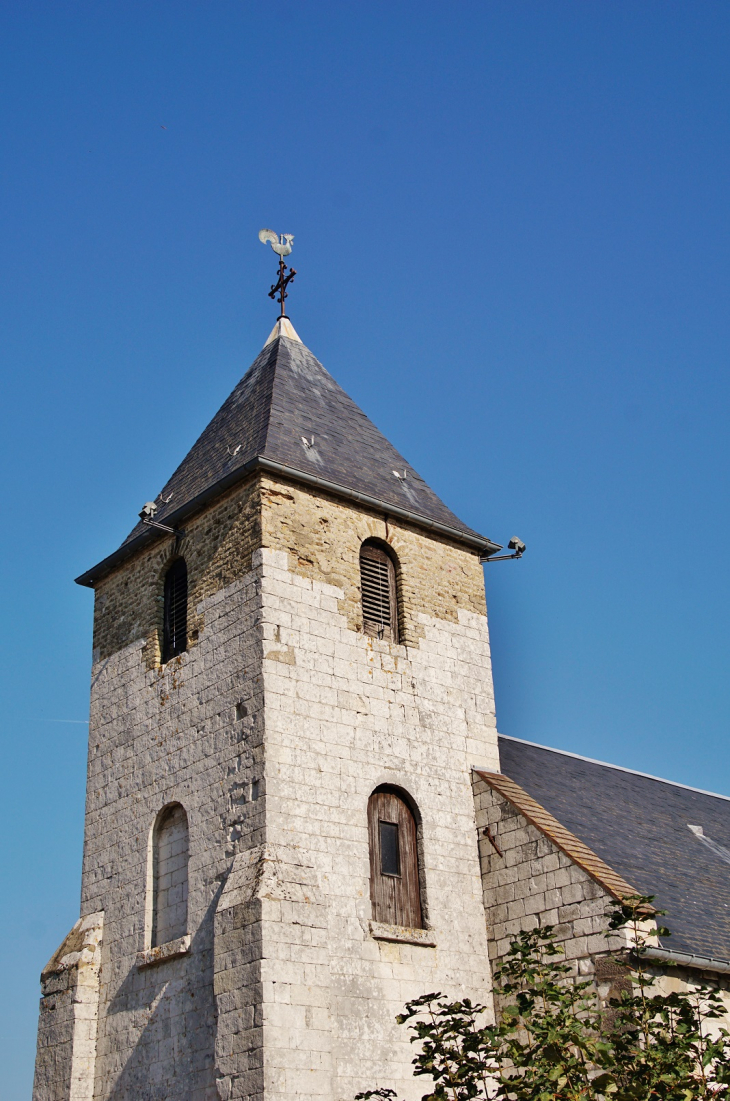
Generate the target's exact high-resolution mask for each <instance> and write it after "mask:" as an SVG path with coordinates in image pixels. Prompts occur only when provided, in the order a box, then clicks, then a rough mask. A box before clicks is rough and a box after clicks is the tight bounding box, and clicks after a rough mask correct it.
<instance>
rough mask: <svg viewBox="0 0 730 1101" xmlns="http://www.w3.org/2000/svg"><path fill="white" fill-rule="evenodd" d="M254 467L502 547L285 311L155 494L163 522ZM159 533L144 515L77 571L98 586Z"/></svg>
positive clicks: (472, 541) (179, 518) (176, 521)
mask: <svg viewBox="0 0 730 1101" xmlns="http://www.w3.org/2000/svg"><path fill="white" fill-rule="evenodd" d="M257 467H259V468H262V469H264V470H268V471H269V472H271V473H279V474H282V475H285V476H287V477H290V478H293V479H295V480H298V481H302V482H305V483H307V484H310V485H317V486H319V487H320V488H322V489H325V490H327V491H328V492H332V493H335V494H337V495H340V496H344V497H347V498H349V499H350V500H356V501H359V502H360V503H362V504H364V505H370V506H371V507H376V508H377V509H378V510H379V511H381V512H386V513H388V514H390V515H392V516H394V517H400V518H401V519H408V520H410V521H411V522H412V523H415V524H417V525H418V526H423V527H426V528H429V529H430V530H433V531H436V532H439V533H440V534H443V535H449V536H450V537H451V538H454V539H457V540H459V541H461V542H464V543H466V544H467V545H470V546H473V547H475V548H477V549H487V550H488V552H489V553H494V551H495V550H497V549H499V548H498V546H497V544H495V543H492V542H491V541H490V540H489V539H487V538H486V537H485V536H482V535H479V534H478V533H477V532H475V531H473V530H472V529H471V528H469V527H467V526H466V525H465V524H464V523H462V521H461V520H459V518H458V517H457V516H455V515H454V513H453V512H451V510H450V509H448V508H447V507H446V505H445V504H444V503H443V501H441V500H440V499H439V497H437V496H436V494H435V493H434V492H433V490H432V489H430V488H429V486H428V485H427V484H426V483H425V482H424V480H423V478H421V476H420V475H419V474H418V473H417V472H416V471H415V470H414V469H413V467H412V466H411V465H410V464H409V463H408V462H406V460H405V459H404V458H403V456H402V455H401V454H400V453H399V452H398V451H396V449H395V448H394V447H393V445H392V444H391V443H389V442H388V440H387V439H386V438H385V436H383V434H382V433H381V432H379V431H378V429H377V428H376V427H375V425H374V424H373V423H372V421H371V420H369V419H368V417H367V416H366V415H365V413H363V411H362V410H361V409H360V408H359V407H358V406H357V405H356V404H355V402H354V401H353V400H352V399H351V398H350V397H348V395H347V394H346V393H345V391H344V390H343V389H342V388H341V387H340V386H338V384H337V383H336V382H335V380H334V379H333V378H332V376H331V375H330V374H329V373H328V372H327V371H326V370H325V368H324V367H323V366H322V364H321V363H320V362H319V360H318V359H316V358H315V356H314V355H313V354H312V353H311V352H310V351H309V349H308V348H306V347H305V346H304V344H302V342H301V341H300V339H299V337H298V336H297V334H296V333H295V331H294V329H293V327H292V326H291V323H290V322H289V321H288V320H287V319H283V320H282V321H279V322H277V325H276V326H275V327H274V330H273V332H272V334H271V336H270V337H269V340H268V341H267V343H266V345H265V346H264V348H263V350H262V351H261V352H260V354H259V355H258V356H257V357H256V359H255V360H254V362H253V364H252V365H251V367H250V368H249V370H248V371H247V373H246V374H245V375H244V377H243V378H242V379H241V381H240V382H239V383H238V385H237V386H236V388H235V390H234V391H233V393H232V394H231V395H230V397H229V398H228V399H227V400H226V401H225V402H224V403H223V405H222V406H221V408H220V409H219V410H218V412H217V413H216V415H215V416H214V417H213V419H212V421H211V422H210V424H209V425H208V427H207V428H206V429H205V430H204V431H203V433H202V435H201V436H200V437H199V438H198V440H197V441H196V442H195V443H194V444H193V446H192V448H191V449H190V451H189V452H188V454H187V455H186V456H185V458H184V459H183V461H182V462H181V463H180V465H179V466H178V468H177V470H176V471H175V473H174V474H173V475H172V477H171V478H170V480H169V481H168V482H167V484H166V485H165V487H164V489H163V490H162V492H161V493H160V495H159V497H158V498H157V505H158V509H157V513H156V514H155V520H156V521H157V522H158V523H162V524H167V525H169V526H171V527H179V525H180V524H181V523H182V522H183V520H184V519H185V517H186V516H189V515H191V514H192V513H193V512H195V511H197V510H198V509H199V508H201V507H202V506H203V505H204V504H205V503H206V502H207V501H208V500H210V499H211V498H212V497H214V496H217V495H218V494H219V493H221V492H223V491H224V490H225V489H226V488H228V487H229V486H231V485H233V484H234V483H235V482H237V481H239V480H241V479H242V478H244V477H246V476H247V475H248V474H249V473H250V472H251V471H252V470H254V469H256V468H257ZM161 534H162V533H161V532H160V531H159V530H158V529H157V530H156V529H154V528H150V527H148V526H147V525H145V524H143V523H142V522H141V521H140V523H138V524H137V525H136V526H135V527H134V528H133V530H132V531H131V532H130V534H129V535H128V536H127V538H126V539H125V541H124V543H123V544H122V545H121V547H120V548H119V550H118V551H116V552H115V553H114V554H112V555H110V556H109V558H106V559H104V561H103V562H100V563H99V565H98V566H95V567H93V569H91V570H89V571H87V573H85V574H83V575H82V576H81V577H79V578H77V580H78V582H79V584H82V585H93V583H94V582H95V581H96V580H98V579H99V578H100V577H102V576H104V574H105V573H107V572H108V571H109V570H110V569H113V568H114V567H116V566H117V565H118V564H119V563H120V562H121V561H123V560H124V559H125V558H127V557H128V556H129V555H130V554H132V553H134V552H136V551H137V550H138V549H139V548H140V547H141V546H143V545H144V544H145V543H146V542H148V541H152V540H153V539H154V538H155V537H158V538H159V536H160V535H161Z"/></svg>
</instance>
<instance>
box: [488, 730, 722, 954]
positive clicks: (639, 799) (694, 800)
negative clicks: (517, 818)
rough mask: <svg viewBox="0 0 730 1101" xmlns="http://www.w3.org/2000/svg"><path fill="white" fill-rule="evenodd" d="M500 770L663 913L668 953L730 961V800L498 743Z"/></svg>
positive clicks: (555, 753) (515, 742)
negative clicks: (729, 857)
mask: <svg viewBox="0 0 730 1101" xmlns="http://www.w3.org/2000/svg"><path fill="white" fill-rule="evenodd" d="M499 753H500V761H501V768H502V772H504V773H505V775H506V776H509V777H510V779H512V780H514V781H515V782H516V783H518V784H519V785H520V786H521V787H523V788H524V789H525V791H527V792H529V794H530V795H531V796H532V797H533V798H534V799H536V800H537V801H538V802H539V803H541V804H542V805H543V806H544V807H545V809H546V810H548V811H550V813H551V814H553V815H554V816H555V817H556V818H557V819H558V821H560V822H562V824H563V825H564V826H565V827H566V828H567V829H569V830H570V831H571V832H572V833H574V834H575V835H576V836H577V837H579V838H580V839H581V841H583V842H585V844H586V845H588V846H589V847H590V848H591V849H593V851H594V852H595V853H596V854H597V855H598V856H600V857H601V859H602V860H605V861H606V863H607V864H609V865H610V866H611V867H612V868H614V869H615V871H617V872H619V873H620V875H622V876H623V877H624V879H626V880H627V881H628V882H629V883H631V884H633V885H634V886H635V887H636V888H637V889H638V890H640V891H641V892H642V893H643V894H652V895H655V896H656V905H657V906H659V907H660V908H661V909H663V910H666V911H667V917H666V919H664V920H665V923H666V925H667V926H668V928H669V929H670V930H671V933H672V936H671V937H670V938H669V939H668V940H667V941H666V942H665V943H666V947H667V948H671V949H673V950H675V951H678V952H688V953H694V954H696V955H700V956H708V957H714V958H716V959H723V960H730V864H728V863H727V862H726V860H725V859H723V857H722V856H721V855H718V854H717V852H715V851H713V849H712V848H711V847H710V845H708V844H707V842H703V841H702V840H701V839H700V838H698V837H696V836H695V835H694V834H693V833H692V831H691V830H689V829H688V826H689V825H694V826H702V827H703V829H704V833H705V835H706V837H707V838H709V839H710V840H711V841H713V842H714V843H715V845H719V846H720V847H721V848H724V849H727V850H728V853H730V800H728V799H726V798H723V797H722V796H719V795H712V794H705V793H703V792H699V791H694V790H693V789H691V788H685V787H682V786H681V785H679V784H673V783H670V782H669V781H665V780H655V779H652V778H650V777H648V776H642V775H637V774H636V773H632V772H625V771H623V770H621V769H618V768H613V767H611V766H610V765H606V764H601V763H599V762H595V761H585V760H583V759H581V758H578V757H573V756H570V755H569V754H566V753H561V752H559V751H558V750H554V749H548V748H547V747H542V746H535V745H531V744H530V743H527V742H522V741H518V740H517V739H513V738H503V737H500V740H499Z"/></svg>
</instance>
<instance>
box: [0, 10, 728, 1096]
mask: <svg viewBox="0 0 730 1101" xmlns="http://www.w3.org/2000/svg"><path fill="white" fill-rule="evenodd" d="M729 38H730V9H728V6H727V5H726V4H724V3H715V2H713V0H704V2H703V3H702V4H696V3H692V2H689V0H688V2H685V3H676V2H672V0H661V2H656V3H642V2H639V3H637V2H636V0H631V2H623V0H614V2H612V3H610V4H609V3H598V2H590V3H586V2H585V0H575V2H566V0H552V2H551V3H549V4H547V3H542V2H537V0H479V2H476V3H472V2H469V0H462V2H461V3H459V4H458V5H456V4H450V5H448V4H443V3H434V2H432V0H420V2H419V3H415V2H414V3H403V2H399V0H389V2H388V3H384V2H383V3H379V2H370V0H366V2H365V3H361V4H345V3H331V2H311V3H307V4H304V3H291V2H290V0H282V2H281V3H279V4H271V3H267V4H262V3H246V2H242V0H210V2H203V0H200V2H189V0H174V2H173V0H170V2H169V3H163V2H158V0H144V2H138V3H134V2H116V0H110V2H108V3H104V4H99V3H89V2H72V0H69V2H68V3H64V4H57V3H39V2H36V0H26V2H25V3H24V4H22V5H21V4H15V5H11V4H6V5H4V7H3V9H2V11H0V43H1V45H0V52H1V54H2V64H0V86H1V87H2V102H3V104H4V109H3V113H2V119H1V120H0V126H1V128H2V149H3V158H2V168H1V169H0V209H1V210H2V219H1V221H0V226H1V228H0V235H1V238H2V242H1V243H2V257H3V262H2V266H1V267H0V280H1V281H2V293H1V294H0V327H1V332H2V340H1V342H0V349H1V351H0V355H1V356H2V366H3V384H4V391H5V400H4V401H3V403H2V409H1V410H0V416H1V417H2V430H1V432H0V448H2V462H3V469H4V471H5V477H4V497H5V506H4V517H5V525H4V538H3V540H2V556H1V561H2V571H3V572H2V585H3V594H4V607H5V615H4V622H5V629H4V630H3V632H2V635H1V636H0V645H2V650H3V653H2V662H1V664H0V667H1V668H2V678H3V707H2V728H1V729H2V733H1V735H0V736H1V737H2V751H3V761H4V768H3V770H2V776H1V779H0V815H1V816H2V827H3V835H4V838H5V844H4V845H3V846H2V852H1V855H0V860H1V861H2V871H1V874H2V882H3V883H4V884H5V889H4V890H3V891H1V892H0V939H1V940H2V943H3V944H4V945H5V946H6V949H5V962H4V968H5V980H6V997H5V998H4V999H3V1001H2V1005H1V1006H0V1051H1V1052H2V1066H3V1080H4V1087H3V1096H4V1097H6V1098H7V1099H8V1101H16V1099H17V1101H21V1099H25V1098H27V1097H29V1093H30V1082H31V1076H32V1064H33V1054H34V1043H35V1020H36V1012H37V997H38V972H39V971H40V968H41V966H42V965H43V964H44V963H45V961H46V960H47V958H48V957H49V956H50V955H51V953H52V951H53V950H54V949H55V947H56V946H57V944H58V942H59V941H60V939H61V938H62V937H63V935H64V934H65V933H66V931H67V930H68V928H69V927H70V926H71V924H72V923H73V921H74V920H75V918H76V917H77V915H78V892H79V872H80V857H81V840H82V825H83V798H84V782H85V775H84V774H85V752H86V747H85V739H86V728H85V726H84V720H85V719H86V718H87V708H88V674H89V665H90V657H91V612H92V596H91V593H90V592H88V591H86V590H82V589H80V588H78V587H76V586H74V584H73V578H74V577H75V576H77V575H78V574H79V573H81V572H82V570H84V569H85V568H87V567H89V566H90V565H92V564H93V563H95V562H96V561H98V560H99V559H100V558H102V557H104V556H105V555H106V554H107V553H109V552H110V551H111V550H113V549H114V548H115V547H116V546H117V545H118V543H119V542H120V541H121V539H122V538H123V537H124V536H125V535H126V534H127V532H128V530H129V529H130V528H131V527H132V525H133V523H134V521H135V518H136V514H137V512H138V511H139V508H140V507H141V505H142V504H143V502H144V501H145V500H147V499H149V498H152V497H154V496H155V495H156V493H157V492H158V491H159V489H160V488H161V487H162V485H163V483H164V482H165V480H166V478H167V477H168V475H169V474H170V473H171V471H172V470H173V468H174V467H175V466H176V465H177V463H178V462H179V460H180V459H181V458H182V456H183V455H184V453H185V452H186V450H187V449H188V448H189V446H190V445H191V443H192V442H193V440H194V439H195V438H196V436H197V435H198V433H199V432H200V430H201V429H202V428H203V427H204V425H205V424H206V422H207V421H208V420H209V418H210V417H211V416H212V414H213V413H214V412H215V410H216V409H217V408H218V406H219V405H220V404H221V403H222V401H223V400H224V398H225V397H226V396H227V394H228V393H229V392H230V390H231V389H232V388H233V386H234V385H235V383H236V382H237V380H238V379H239V377H240V376H241V375H242V374H243V373H244V371H245V370H246V368H247V367H248V365H249V363H250V362H251V360H252V359H253V358H254V356H255V355H256V353H257V352H258V350H259V348H260V347H261V345H262V343H263V341H264V339H265V338H266V336H267V334H268V332H269V329H270V328H271V325H272V323H273V319H274V310H273V308H272V305H271V303H270V301H269V299H268V298H267V296H266V291H267V290H268V286H269V283H270V281H271V278H272V275H273V263H272V260H273V257H272V254H271V252H270V251H269V250H268V249H266V250H265V249H264V247H263V246H262V245H261V244H260V243H259V242H258V240H257V236H256V235H257V231H258V230H259V228H260V227H261V226H263V225H269V226H271V227H273V228H274V229H277V230H279V231H281V232H284V231H286V232H291V233H294V234H295V235H296V240H295V258H296V267H297V270H298V272H299V274H298V276H297V280H296V283H295V285H294V287H293V289H292V296H291V299H290V304H289V305H290V315H291V317H292V320H293V322H294V324H295V326H296V328H297V330H298V331H299V333H300V335H301V336H302V339H303V340H304V341H305V343H306V344H307V345H308V346H309V347H310V348H311V349H312V350H313V351H314V353H315V354H316V355H317V356H318V357H319V358H320V359H321V360H322V361H323V362H324V364H325V366H326V367H327V368H328V369H329V370H330V371H331V372H332V374H333V375H334V376H335V377H336V378H337V380H338V381H339V382H340V383H341V385H343V386H344V387H345V389H346V390H347V391H348V392H349V393H350V394H351V395H352V397H353V398H354V399H355V400H356V401H357V402H358V403H359V404H360V405H361V406H362V407H363V408H364V409H365V411H366V412H367V413H368V414H369V415H370V416H371V418H372V419H373V420H374V421H375V423H376V424H377V425H378V426H379V427H380V428H381V429H382V430H383V431H384V432H385V433H386V435H387V436H388V437H389V438H390V439H391V440H392V441H393V442H394V444H395V445H396V446H397V447H398V448H399V449H400V450H401V451H402V452H403V453H404V454H405V455H406V456H407V458H408V459H409V461H410V462H412V463H413V465H414V466H415V467H416V468H417V469H418V470H419V471H420V473H421V474H422V475H423V476H424V477H425V478H426V480H427V481H428V482H429V483H430V484H431V485H432V486H433V488H434V489H435V490H436V491H437V492H438V493H439V494H440V495H441V496H442V497H443V498H444V500H445V501H446V502H447V503H448V504H449V505H450V506H451V507H452V508H453V509H454V511H455V512H456V513H457V514H458V515H459V516H461V517H462V518H463V519H464V520H465V521H467V522H468V523H469V524H471V525H472V526H473V527H475V528H477V529H478V530H480V531H483V532H485V533H486V534H487V535H489V536H490V537H492V538H493V539H495V540H497V541H498V542H502V543H504V542H506V541H507V539H508V538H509V537H510V536H511V535H513V534H517V535H519V536H521V537H522V538H523V539H524V540H525V542H526V543H527V544H528V551H527V554H526V555H525V558H524V559H523V560H522V561H521V562H519V563H514V562H503V563H499V564H494V565H492V566H489V567H487V596H488V602H489V611H490V623H491V631H492V642H493V650H494V667H495V678H496V691H497V713H498V720H499V727H500V729H501V730H502V731H503V732H504V733H506V734H511V735H514V736H517V737H522V738H527V739H530V740H533V741H537V742H542V743H545V744H548V745H553V746H558V747H561V748H565V749H568V750H571V751H574V752H578V753H584V754H586V755H588V756H594V757H598V758H600V759H604V760H608V761H613V762H616V763H620V764H622V765H625V766H628V767H631V768H636V769H640V770H645V771H648V772H652V773H655V774H659V775H664V776H667V777H670V778H672V779H675V780H678V781H681V782H683V783H688V784H691V785H696V786H699V787H703V788H709V789H712V790H716V791H720V792H723V793H726V794H730V754H729V753H728V709H729V705H730V698H729V696H730V678H728V656H729V653H728V650H729V647H728V629H727V623H728V596H729V595H730V593H729V583H728V569H727V552H726V546H727V543H728V534H729V533H728V515H727V513H728V510H727V480H728V473H727V471H728V465H727V450H728V449H727V421H728V397H729V393H728V371H727V361H728V336H729V335H730V334H729V332H728V310H727V290H728V209H729V207H728V176H729V174H730V172H729V170H730V154H729V151H728V139H727V135H728V113H729V109H730V95H729V94H728V66H727V56H728V47H729V46H730V42H729ZM60 720H63V721H60Z"/></svg>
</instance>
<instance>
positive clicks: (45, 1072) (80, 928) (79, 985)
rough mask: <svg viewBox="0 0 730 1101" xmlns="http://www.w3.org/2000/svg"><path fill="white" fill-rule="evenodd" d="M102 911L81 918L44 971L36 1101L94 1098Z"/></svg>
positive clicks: (34, 1083) (76, 1100)
mask: <svg viewBox="0 0 730 1101" xmlns="http://www.w3.org/2000/svg"><path fill="white" fill-rule="evenodd" d="M103 927H104V915H103V914H100V913H98V914H89V915H88V916H87V917H86V918H83V919H82V918H79V920H78V921H77V922H76V924H75V925H74V927H73V929H72V930H71V932H70V933H69V934H68V936H67V937H66V939H65V940H64V942H63V943H62V944H61V946H60V948H59V949H58V951H57V952H56V953H55V954H54V956H53V958H52V959H51V960H50V961H49V963H48V964H47V965H46V966H45V967H44V969H43V974H42V975H41V991H42V997H41V1004H40V1020H39V1022H38V1049H37V1055H36V1065H35V1080H34V1082H33V1101H91V1099H92V1097H93V1092H94V1068H95V1062H96V1035H97V1022H98V1016H99V970H100V966H101V938H102V931H103Z"/></svg>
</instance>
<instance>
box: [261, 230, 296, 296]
mask: <svg viewBox="0 0 730 1101" xmlns="http://www.w3.org/2000/svg"><path fill="white" fill-rule="evenodd" d="M293 240H294V234H293V233H282V234H281V236H279V234H277V233H274V231H273V229H260V230H259V241H261V243H262V244H264V245H265V244H266V243H267V242H268V244H270V245H271V247H272V249H273V250H274V252H275V253H276V255H277V256H278V257H279V278H278V281H277V282H276V283H272V285H271V290H270V291H269V298H276V295H277V294H278V295H279V299H278V301H279V306H280V314H279V317H286V313H285V312H284V301H285V299H287V298H288V297H289V295H288V294H287V290H286V288H287V287H288V286H289V284H290V283H291V281H292V279H293V278H294V276H295V275H296V274H297V273H296V272H295V271H294V268H289V274H288V275H287V274H286V270H287V269H286V264H285V263H284V257H285V256H288V255H289V254H290V252H291V250H292V241H293Z"/></svg>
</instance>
